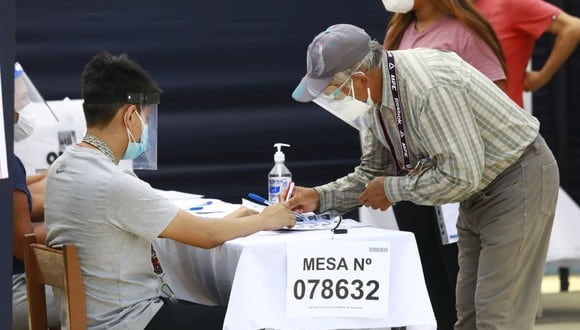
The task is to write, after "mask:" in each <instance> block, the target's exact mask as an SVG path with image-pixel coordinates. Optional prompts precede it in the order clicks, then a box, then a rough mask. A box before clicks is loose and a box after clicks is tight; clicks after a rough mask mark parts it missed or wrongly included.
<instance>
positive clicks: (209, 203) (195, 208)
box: [189, 201, 212, 211]
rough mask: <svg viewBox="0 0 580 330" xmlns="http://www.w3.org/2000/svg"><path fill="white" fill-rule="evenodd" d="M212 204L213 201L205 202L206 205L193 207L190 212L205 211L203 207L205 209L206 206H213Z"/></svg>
mask: <svg viewBox="0 0 580 330" xmlns="http://www.w3.org/2000/svg"><path fill="white" fill-rule="evenodd" d="M211 203H212V202H211V201H206V202H204V203H202V204H199V205H198V206H193V207H190V208H189V210H190V211H199V210H203V207H204V206H206V205H211Z"/></svg>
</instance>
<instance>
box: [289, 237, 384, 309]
mask: <svg viewBox="0 0 580 330" xmlns="http://www.w3.org/2000/svg"><path fill="white" fill-rule="evenodd" d="M390 250H391V245H390V242H384V241H345V240H328V241H326V242H320V241H316V242H307V241H306V242H305V241H300V242H289V243H288V246H287V276H286V277H287V281H286V315H287V316H288V317H297V318H302V317H357V318H386V317H387V314H388V310H389V273H390V260H391V251H390Z"/></svg>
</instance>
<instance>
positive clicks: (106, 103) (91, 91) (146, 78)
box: [82, 52, 161, 128]
mask: <svg viewBox="0 0 580 330" xmlns="http://www.w3.org/2000/svg"><path fill="white" fill-rule="evenodd" d="M82 79H83V83H82V96H83V98H84V103H83V110H84V113H85V119H86V121H87V127H99V128H102V127H105V126H106V125H107V124H109V123H110V122H111V120H112V119H113V117H114V116H115V114H116V113H117V111H118V110H119V109H120V108H121V107H122V106H123V105H125V104H131V103H133V102H130V101H128V100H127V95H128V94H130V93H157V94H160V93H161V88H159V86H158V85H157V83H156V82H155V81H154V80H153V78H151V76H150V75H149V73H147V71H145V70H144V69H143V68H142V67H141V66H140V65H139V64H137V63H136V62H135V61H133V60H131V59H130V58H129V57H128V56H127V54H121V55H118V56H116V55H112V54H110V53H108V52H102V53H99V54H97V55H96V56H94V57H93V58H92V59H91V61H90V62H89V63H87V65H86V66H85V68H84V70H83V76H82Z"/></svg>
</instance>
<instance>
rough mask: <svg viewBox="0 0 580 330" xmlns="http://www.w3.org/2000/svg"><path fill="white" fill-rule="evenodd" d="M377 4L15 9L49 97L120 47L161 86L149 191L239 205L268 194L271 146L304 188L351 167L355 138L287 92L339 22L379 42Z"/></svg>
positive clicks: (279, 0)
mask: <svg viewBox="0 0 580 330" xmlns="http://www.w3.org/2000/svg"><path fill="white" fill-rule="evenodd" d="M388 17H389V16H388V14H387V13H386V12H385V10H384V8H383V6H382V4H381V2H380V1H352V2H346V1H342V2H337V1H329V0H317V1H306V0H300V1H287V0H275V1H271V0H251V1H231V0H226V1H215V2H214V1H203V2H201V1H185V0H176V1H171V2H167V3H162V2H159V1H149V0H140V1H134V0H131V1H111V0H104V1H73V2H70V1H40V0H19V1H18V3H17V5H16V18H17V20H16V24H17V25H16V27H17V29H16V59H17V60H18V61H20V63H21V64H22V65H23V66H24V68H25V69H26V71H27V73H28V75H29V76H30V77H31V79H32V80H33V81H34V82H35V84H36V86H37V87H38V89H39V90H40V92H41V93H42V94H43V95H44V97H45V98H46V99H48V100H54V99H61V98H63V97H66V96H68V97H70V98H79V97H80V81H81V78H80V76H81V72H82V69H83V66H84V64H85V63H86V62H88V61H89V59H90V58H91V57H92V56H93V55H94V54H96V53H97V52H99V51H102V50H106V51H109V52H112V53H121V52H126V53H127V54H128V55H129V56H130V57H132V58H133V59H135V60H136V61H137V62H139V63H140V64H141V65H142V66H143V67H144V68H145V69H146V70H148V71H149V72H150V73H151V74H152V76H153V77H154V78H155V79H156V80H157V81H158V82H159V84H160V86H161V87H162V89H163V90H164V93H163V95H162V98H161V104H160V108H159V109H160V110H159V170H158V171H154V172H151V171H138V175H139V176H140V177H142V178H144V179H145V180H147V181H149V182H150V183H151V184H152V185H153V186H155V187H159V188H163V189H176V190H181V191H188V192H194V193H202V194H206V195H207V196H209V197H217V198H221V199H224V200H226V201H232V202H236V203H238V202H240V198H241V197H242V196H244V195H246V194H247V193H248V192H254V193H258V194H264V195H265V194H266V192H267V179H266V178H267V173H268V172H269V170H270V168H271V166H272V165H273V154H274V148H273V144H274V143H276V142H285V143H289V144H290V145H291V148H290V149H288V150H286V160H287V165H288V167H289V168H290V170H291V171H292V172H293V175H294V179H295V180H296V182H297V184H300V185H306V186H308V185H315V184H320V183H325V182H327V181H329V180H331V179H334V178H336V177H339V176H342V175H343V174H346V173H348V172H349V171H350V170H352V168H353V167H354V166H355V165H356V164H357V163H358V161H359V157H360V145H359V138H358V133H357V132H356V131H355V130H353V129H351V128H350V127H349V126H348V125H347V124H344V123H342V122H341V121H340V120H338V119H335V118H334V117H332V116H331V115H329V114H327V113H326V112H325V111H324V110H321V109H320V108H318V107H316V106H313V105H312V104H306V105H305V104H300V103H297V102H294V101H293V100H292V99H291V97H290V94H291V92H292V90H293V89H294V87H295V86H296V84H297V83H298V81H299V80H300V78H301V77H302V75H304V73H305V70H306V48H307V46H308V44H309V43H310V41H311V40H312V38H313V37H314V36H315V35H316V34H318V33H319V32H321V31H322V30H323V29H324V28H326V27H327V26H329V25H332V24H335V23H351V24H355V25H359V26H361V27H363V28H364V29H366V30H367V32H368V33H369V34H370V35H371V36H372V37H373V38H375V39H377V40H379V41H381V42H382V40H383V38H384V31H385V27H386V23H387V21H388Z"/></svg>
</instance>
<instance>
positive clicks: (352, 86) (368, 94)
mask: <svg viewBox="0 0 580 330" xmlns="http://www.w3.org/2000/svg"><path fill="white" fill-rule="evenodd" d="M358 73H360V74H364V72H362V71H357V72H355V73H353V75H355V74H358ZM350 92H351V93H352V98H353V99H355V100H357V98H356V96H355V95H354V82H353V81H352V76H351V78H350ZM349 94H350V93H349ZM367 104H368V105H373V104H374V102H373V99H372V98H371V88H370V87H368V85H367Z"/></svg>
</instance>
